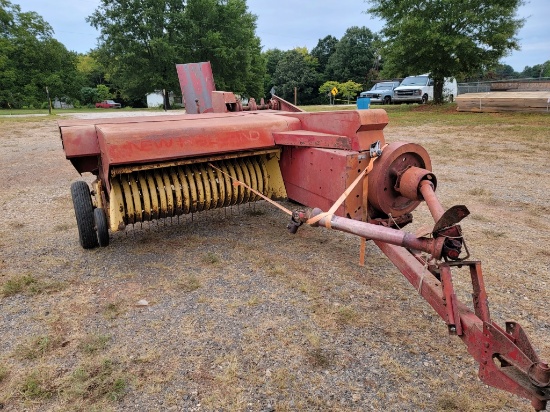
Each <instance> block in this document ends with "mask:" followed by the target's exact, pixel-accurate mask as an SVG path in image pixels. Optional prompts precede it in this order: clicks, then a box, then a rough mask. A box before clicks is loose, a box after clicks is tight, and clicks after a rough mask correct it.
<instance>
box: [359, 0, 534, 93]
mask: <svg viewBox="0 0 550 412" xmlns="http://www.w3.org/2000/svg"><path fill="white" fill-rule="evenodd" d="M368 3H370V4H371V6H372V7H371V8H370V9H369V10H368V11H369V12H370V13H372V14H374V15H375V16H377V17H380V18H382V19H384V20H385V21H386V24H385V26H384V29H383V30H382V35H383V36H384V43H383V47H382V50H381V54H382V56H383V58H384V73H385V75H386V76H390V77H392V76H395V77H404V76H406V75H410V74H420V73H431V77H432V78H433V79H434V100H435V101H436V102H442V99H443V82H444V78H445V77H459V78H461V77H466V76H468V75H472V74H476V73H479V72H483V71H484V70H485V69H486V68H488V67H492V66H494V65H496V64H497V63H498V60H499V59H500V58H501V57H503V56H505V55H506V54H507V53H508V52H509V51H510V50H514V49H518V48H519V46H518V42H517V39H516V38H515V37H514V36H515V35H516V33H517V31H518V30H519V28H520V27H521V26H522V25H523V20H521V19H517V18H515V15H516V12H517V9H518V7H519V6H520V5H521V4H522V3H523V1H522V0H507V1H501V0H486V1H483V2H480V1H479V0H464V1H460V2H457V1H450V0H433V1H429V2H418V1H417V0H368Z"/></svg>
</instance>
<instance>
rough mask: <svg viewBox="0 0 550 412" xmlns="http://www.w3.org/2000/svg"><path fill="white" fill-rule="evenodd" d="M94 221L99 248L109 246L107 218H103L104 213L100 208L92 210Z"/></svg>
mask: <svg viewBox="0 0 550 412" xmlns="http://www.w3.org/2000/svg"><path fill="white" fill-rule="evenodd" d="M94 221H95V230H96V232H97V240H98V242H99V246H101V247H105V246H109V228H108V226H107V216H105V211H104V210H103V209H102V208H100V207H96V208H95V209H94Z"/></svg>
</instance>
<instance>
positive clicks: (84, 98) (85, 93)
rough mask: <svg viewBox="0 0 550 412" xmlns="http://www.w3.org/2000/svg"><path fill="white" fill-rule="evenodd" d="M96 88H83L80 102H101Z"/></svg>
mask: <svg viewBox="0 0 550 412" xmlns="http://www.w3.org/2000/svg"><path fill="white" fill-rule="evenodd" d="M97 91H98V90H97V88H95V87H83V88H82V89H80V101H81V102H82V103H84V104H93V103H96V102H99V101H100V99H99V96H98V94H97Z"/></svg>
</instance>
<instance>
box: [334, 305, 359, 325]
mask: <svg viewBox="0 0 550 412" xmlns="http://www.w3.org/2000/svg"><path fill="white" fill-rule="evenodd" d="M358 319H359V314H358V313H357V312H356V311H355V309H353V308H352V307H350V306H341V307H339V308H338V311H337V312H336V322H337V323H338V324H339V325H341V326H343V325H351V324H353V323H355V322H356V321H357V320H358Z"/></svg>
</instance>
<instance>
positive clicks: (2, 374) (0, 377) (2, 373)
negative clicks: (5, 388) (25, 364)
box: [0, 365, 10, 383]
mask: <svg viewBox="0 0 550 412" xmlns="http://www.w3.org/2000/svg"><path fill="white" fill-rule="evenodd" d="M9 374H10V371H9V369H8V368H7V367H6V365H0V383H2V382H3V381H4V380H5V379H6V378H7V377H8V375H9Z"/></svg>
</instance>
